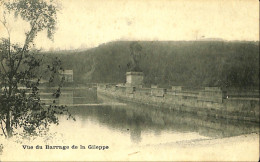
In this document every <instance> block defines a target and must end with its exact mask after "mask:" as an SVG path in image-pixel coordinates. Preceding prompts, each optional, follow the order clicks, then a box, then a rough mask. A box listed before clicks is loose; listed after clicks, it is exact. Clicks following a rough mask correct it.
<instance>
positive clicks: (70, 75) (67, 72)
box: [60, 70, 73, 82]
mask: <svg viewBox="0 0 260 162" xmlns="http://www.w3.org/2000/svg"><path fill="white" fill-rule="evenodd" d="M60 75H61V76H62V77H64V79H65V80H64V82H73V70H64V71H61V72H60Z"/></svg>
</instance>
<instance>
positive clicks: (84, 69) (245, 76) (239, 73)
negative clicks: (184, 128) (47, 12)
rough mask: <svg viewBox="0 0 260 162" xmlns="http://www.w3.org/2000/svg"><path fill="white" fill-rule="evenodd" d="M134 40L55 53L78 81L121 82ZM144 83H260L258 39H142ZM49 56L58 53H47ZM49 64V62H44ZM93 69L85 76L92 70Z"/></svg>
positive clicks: (254, 85) (251, 85)
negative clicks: (256, 40)
mask: <svg viewBox="0 0 260 162" xmlns="http://www.w3.org/2000/svg"><path fill="white" fill-rule="evenodd" d="M131 43H132V42H128V41H118V42H110V43H107V44H103V45H100V46H99V47H96V48H93V49H89V50H86V51H80V52H77V51H71V52H70V51H60V52H58V51H57V52H51V53H49V54H55V55H56V56H57V57H59V58H60V59H61V60H62V63H64V64H63V66H64V68H70V69H71V68H72V69H73V72H74V80H75V81H76V82H78V83H86V82H88V83H96V82H97V83H123V82H125V73H126V72H127V71H128V70H129V68H128V65H129V60H131V59H132V58H131V54H130V49H129V46H130V44H131ZM138 43H139V44H140V45H141V46H142V55H143V56H145V59H141V60H140V68H141V69H142V71H143V72H144V75H145V77H144V82H145V84H148V85H149V84H159V85H162V86H163V85H165V86H171V85H179V86H192V87H201V86H220V87H227V88H228V87H238V88H256V89H258V86H259V42H242V41H241V42H239V41H237V42H227V41H183V42H182V41H176V42H174V41H172V42H171V41H169V42H167V41H165V42H163V41H162V42H160V41H150V42H145V41H139V42H138ZM45 54H46V56H47V57H48V59H49V60H51V59H52V58H53V57H54V56H53V55H48V53H45ZM56 56H55V57H56ZM93 60H95V69H94V68H93V67H92V66H94V64H93ZM46 63H47V62H46ZM91 69H94V70H92V71H93V72H92V73H91V75H90V76H86V75H85V74H87V73H88V72H89V71H91Z"/></svg>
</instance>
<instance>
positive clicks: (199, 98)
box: [97, 84, 259, 122]
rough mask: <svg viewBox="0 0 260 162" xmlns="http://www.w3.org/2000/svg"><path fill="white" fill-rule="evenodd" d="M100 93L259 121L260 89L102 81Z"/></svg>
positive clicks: (237, 118) (199, 112)
mask: <svg viewBox="0 0 260 162" xmlns="http://www.w3.org/2000/svg"><path fill="white" fill-rule="evenodd" d="M97 90H98V94H100V95H106V96H108V97H114V98H116V99H120V100H123V101H126V102H134V103H139V104H144V105H149V106H153V107H156V108H158V109H172V110H176V111H180V112H189V113H193V114H197V115H199V116H212V117H216V118H226V119H234V120H244V121H250V122H259V91H247V92H243V93H239V92H234V91H225V90H222V89H221V88H218V87H204V88H200V89H191V88H187V87H180V86H173V87H172V88H168V89H166V88H158V87H156V86H152V87H151V88H141V87H127V86H119V85H110V84H99V85H98V88H97Z"/></svg>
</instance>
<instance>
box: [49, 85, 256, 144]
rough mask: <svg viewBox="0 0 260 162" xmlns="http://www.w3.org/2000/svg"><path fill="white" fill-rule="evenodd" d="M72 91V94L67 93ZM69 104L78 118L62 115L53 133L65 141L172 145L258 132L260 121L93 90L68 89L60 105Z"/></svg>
mask: <svg viewBox="0 0 260 162" xmlns="http://www.w3.org/2000/svg"><path fill="white" fill-rule="evenodd" d="M68 94H69V95H68ZM63 103H65V104H67V105H69V106H68V109H69V111H70V112H71V114H72V115H73V116H74V117H75V118H76V121H73V120H67V119H66V117H62V116H61V117H60V124H59V125H57V126H56V125H55V126H51V128H50V132H53V133H57V134H59V135H60V138H61V139H60V140H63V142H65V143H70V144H77V145H85V146H87V145H108V146H110V147H117V148H118V147H132V146H136V145H139V146H146V145H149V146H150V145H160V144H172V143H178V142H185V141H186V142H187V141H188V142H189V141H191V142H192V141H198V140H207V139H213V138H223V137H231V136H238V135H242V134H248V133H256V132H258V131H259V128H258V124H256V123H248V122H241V121H232V120H227V119H216V118H208V117H201V116H197V115H193V114H188V113H178V112H175V111H171V110H167V109H156V108H153V107H147V106H142V105H137V104H133V103H123V102H121V101H118V100H116V99H112V98H107V97H104V96H99V95H96V94H95V93H93V91H92V90H76V91H74V92H73V93H71V92H69V91H67V92H66V93H65V95H63V96H62V98H61V100H60V104H63Z"/></svg>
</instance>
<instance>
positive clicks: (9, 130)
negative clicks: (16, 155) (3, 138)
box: [6, 111, 13, 138]
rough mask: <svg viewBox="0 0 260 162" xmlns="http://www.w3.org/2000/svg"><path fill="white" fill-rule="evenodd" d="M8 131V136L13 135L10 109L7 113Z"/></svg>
mask: <svg viewBox="0 0 260 162" xmlns="http://www.w3.org/2000/svg"><path fill="white" fill-rule="evenodd" d="M6 132H7V137H8V138H10V137H12V136H13V132H12V127H11V122H10V111H9V112H8V113H7V116H6Z"/></svg>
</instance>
